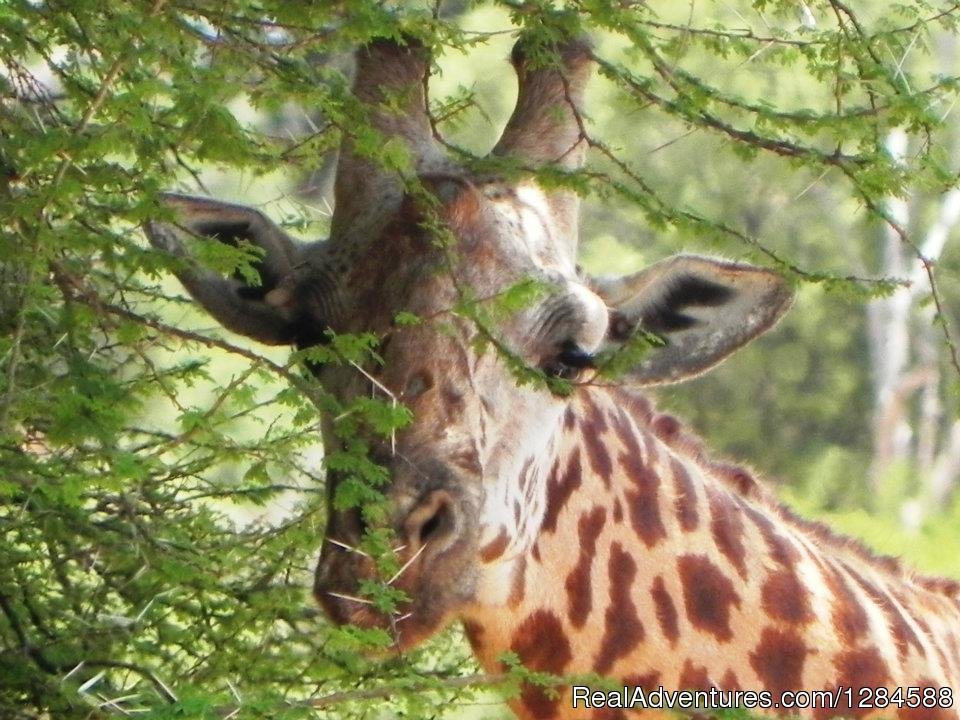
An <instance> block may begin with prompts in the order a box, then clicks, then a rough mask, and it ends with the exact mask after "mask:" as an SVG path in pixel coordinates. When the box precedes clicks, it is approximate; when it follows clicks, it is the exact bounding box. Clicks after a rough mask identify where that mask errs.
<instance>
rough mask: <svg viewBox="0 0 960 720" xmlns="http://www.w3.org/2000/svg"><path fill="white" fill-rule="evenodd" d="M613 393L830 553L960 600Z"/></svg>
mask: <svg viewBox="0 0 960 720" xmlns="http://www.w3.org/2000/svg"><path fill="white" fill-rule="evenodd" d="M615 391H616V392H617V394H618V396H619V398H618V399H621V400H624V401H625V402H624V403H623V405H622V407H623V409H624V410H626V412H628V413H629V414H630V415H631V416H632V417H633V419H634V420H635V421H637V422H638V423H642V424H644V425H646V426H647V427H648V428H649V429H650V430H651V431H652V432H653V434H654V435H655V436H656V438H657V439H658V440H660V441H661V442H663V443H664V444H665V445H666V446H667V447H669V448H670V449H671V450H673V451H674V452H675V453H677V454H678V455H681V456H683V457H685V458H688V459H689V460H691V461H692V462H694V463H695V464H696V465H698V466H699V467H701V468H703V469H704V470H706V471H707V472H708V473H709V474H710V475H711V476H712V477H714V478H716V479H718V480H720V481H721V482H722V483H723V485H724V487H725V488H726V489H727V490H729V491H730V492H731V493H733V494H734V495H735V496H736V497H738V498H740V499H742V500H744V501H746V502H748V503H751V504H752V505H753V506H754V507H757V508H759V509H761V510H765V511H771V512H773V513H774V514H775V515H776V517H777V518H778V519H780V520H782V521H783V522H784V523H785V524H787V525H790V526H792V527H793V528H794V529H796V530H797V532H798V533H799V534H800V535H801V536H803V537H807V538H812V539H813V540H815V541H816V542H817V544H818V545H819V546H821V547H824V548H826V549H827V550H828V551H829V552H834V553H837V554H840V555H845V556H847V557H851V558H853V559H855V560H858V561H862V562H864V563H866V564H867V565H869V566H870V567H872V568H875V569H876V570H878V571H880V572H881V573H882V574H884V575H886V576H888V577H890V578H893V579H896V580H902V581H906V582H912V583H915V584H917V585H919V586H920V587H922V588H924V589H925V590H928V591H930V592H934V593H938V594H942V595H946V596H947V597H949V598H951V599H953V600H958V601H960V581H957V580H953V579H950V578H942V577H933V576H928V575H924V574H922V573H917V572H915V571H913V570H910V569H908V568H906V567H905V566H904V565H903V563H902V562H901V561H900V558H897V557H894V556H892V555H884V554H881V553H877V552H875V551H873V550H871V549H870V548H869V547H867V546H866V545H865V544H864V543H863V542H862V541H860V540H858V539H856V538H852V537H849V536H845V535H840V534H837V533H835V532H834V531H833V530H831V529H830V528H829V527H827V526H826V525H825V524H823V523H822V522H819V521H816V520H810V519H809V518H805V517H802V516H801V515H799V514H798V513H797V512H796V511H794V510H793V509H791V508H790V507H788V506H787V505H785V504H784V503H783V501H781V500H780V499H779V498H777V496H776V495H775V494H774V493H773V492H772V491H771V490H770V488H769V487H767V485H766V484H765V483H764V482H763V480H762V479H760V478H759V477H757V474H756V473H755V472H754V471H753V470H751V469H750V468H748V467H744V466H743V465H739V464H736V463H733V462H730V461H729V460H726V459H718V458H717V457H716V455H715V451H713V450H710V449H708V448H707V446H706V444H705V442H704V441H703V440H702V439H701V438H700V437H698V436H697V435H696V434H695V433H693V432H692V431H690V430H689V429H687V428H686V427H685V426H684V424H683V423H682V422H681V421H680V420H679V419H678V418H676V417H675V416H673V415H670V414H669V413H665V412H659V411H657V410H656V409H655V408H654V406H653V403H651V402H650V400H649V399H648V398H647V397H645V396H643V395H642V394H641V393H640V392H639V391H638V390H634V389H631V388H625V387H619V388H616V389H615Z"/></svg>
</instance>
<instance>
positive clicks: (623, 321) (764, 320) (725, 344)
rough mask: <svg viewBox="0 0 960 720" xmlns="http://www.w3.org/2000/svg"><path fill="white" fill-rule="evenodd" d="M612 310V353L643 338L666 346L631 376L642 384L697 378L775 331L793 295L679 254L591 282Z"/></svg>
mask: <svg viewBox="0 0 960 720" xmlns="http://www.w3.org/2000/svg"><path fill="white" fill-rule="evenodd" d="M592 288H593V290H594V292H596V293H597V295H599V296H600V297H601V298H602V299H603V301H604V302H605V303H606V304H607V307H608V308H609V310H610V329H609V333H608V343H609V344H610V346H611V349H612V350H615V349H616V347H617V346H622V345H623V344H624V343H626V342H628V341H629V340H630V339H631V338H633V337H635V336H636V334H637V333H638V332H641V331H642V332H647V333H652V334H654V335H656V336H658V337H659V338H661V340H662V341H663V343H664V344H663V345H661V346H656V347H654V348H652V349H650V350H649V351H648V352H647V353H646V354H645V355H644V356H643V358H642V359H641V360H640V361H639V363H638V364H637V365H636V366H635V367H634V368H632V369H630V370H629V371H628V372H627V373H626V379H627V380H628V381H630V382H633V383H637V384H640V385H661V384H666V383H675V382H680V381H681V380H685V379H687V378H690V377H694V376H696V375H699V374H701V373H703V372H705V371H706V370H709V369H710V368H711V367H713V366H714V365H717V364H718V363H720V362H721V361H722V360H724V359H725V358H726V357H727V356H728V355H730V354H731V353H733V352H734V351H735V350H737V349H738V348H739V347H741V346H742V345H745V344H746V343H748V342H749V341H750V340H752V339H753V338H755V337H757V336H758V335H760V334H762V333H763V332H765V331H766V330H768V329H770V328H771V327H772V326H773V325H774V324H775V323H776V322H777V320H779V319H780V317H781V316H782V315H783V313H784V312H786V310H787V308H788V307H789V306H790V303H791V302H792V300H793V293H792V291H791V289H790V287H789V286H788V285H787V283H786V281H785V280H784V278H783V277H782V276H780V275H778V274H777V273H775V272H772V271H770V270H765V269H763V268H758V267H753V266H751V265H740V264H736V263H730V262H725V261H722V260H715V259H712V258H706V257H699V256H696V255H676V256H674V257H671V258H668V259H667V260H664V261H662V262H659V263H656V264H655V265H652V266H650V267H649V268H646V269H644V270H641V271H640V272H638V273H634V274H633V275H626V276H624V277H619V278H600V279H596V280H593V281H592Z"/></svg>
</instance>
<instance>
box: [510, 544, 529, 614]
mask: <svg viewBox="0 0 960 720" xmlns="http://www.w3.org/2000/svg"><path fill="white" fill-rule="evenodd" d="M526 585H527V556H526V555H521V556H520V558H519V559H518V560H517V565H516V567H515V568H514V570H513V578H512V579H511V581H510V597H508V598H507V603H508V604H509V605H510V607H517V606H518V605H519V604H520V603H521V602H523V595H524V592H525V591H526Z"/></svg>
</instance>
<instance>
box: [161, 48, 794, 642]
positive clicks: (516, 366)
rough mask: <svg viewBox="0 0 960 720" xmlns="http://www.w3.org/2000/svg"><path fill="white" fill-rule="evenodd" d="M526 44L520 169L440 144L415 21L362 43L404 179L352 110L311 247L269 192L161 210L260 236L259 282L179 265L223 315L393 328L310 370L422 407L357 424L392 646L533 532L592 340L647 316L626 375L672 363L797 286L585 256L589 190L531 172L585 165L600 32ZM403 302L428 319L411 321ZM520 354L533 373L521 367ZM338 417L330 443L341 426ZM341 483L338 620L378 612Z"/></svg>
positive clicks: (638, 380) (623, 339) (515, 143)
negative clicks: (362, 431)
mask: <svg viewBox="0 0 960 720" xmlns="http://www.w3.org/2000/svg"><path fill="white" fill-rule="evenodd" d="M513 63H514V66H515V68H516V70H517V73H518V76H519V96H518V99H517V103H516V107H515V110H514V112H513V115H512V117H511V118H510V120H509V122H508V124H507V126H506V128H505V130H504V132H503V134H502V136H501V138H500V140H499V142H498V143H497V144H496V146H495V147H494V148H493V150H492V152H491V154H490V156H489V158H488V159H487V160H488V163H487V165H486V167H496V166H498V165H499V166H500V167H506V166H507V165H509V167H510V168H511V170H510V171H509V172H503V173H499V174H498V173H494V172H489V173H486V174H480V173H478V172H476V171H471V170H469V169H467V168H466V167H463V166H461V165H459V164H457V163H455V162H454V161H452V160H450V159H449V158H448V157H447V155H446V153H445V152H444V151H443V149H442V147H441V145H440V144H439V143H438V141H437V140H436V138H435V135H434V132H433V129H432V126H431V123H430V119H429V117H428V114H427V111H426V105H425V97H424V94H425V87H426V78H427V75H428V70H429V57H428V54H427V52H426V51H425V50H424V48H422V47H421V46H420V45H418V44H417V43H416V42H413V41H407V42H406V43H403V44H398V43H394V42H387V41H380V42H375V43H373V44H371V45H370V46H368V47H366V48H364V49H362V50H360V51H359V52H358V58H357V74H356V80H355V83H354V95H355V97H356V99H357V100H358V101H359V103H360V104H361V106H362V107H364V108H365V110H366V112H367V113H368V117H369V122H370V125H371V126H372V128H373V129H374V130H375V131H376V132H377V133H378V141H379V142H383V143H389V144H392V145H393V146H394V147H397V148H401V149H402V151H403V152H404V153H406V155H407V156H408V158H409V160H410V164H409V170H410V172H409V173H408V176H407V177H406V178H405V179H403V178H402V177H401V175H400V174H398V173H397V172H395V171H388V170H386V169H384V168H383V167H381V165H380V164H378V163H376V162H374V161H372V160H370V159H369V157H368V153H365V152H364V151H362V150H361V143H360V142H359V141H358V138H357V137H354V136H351V135H350V133H349V128H346V129H345V130H346V139H345V140H344V143H343V147H342V149H341V155H340V160H339V166H338V170H337V178H336V205H335V213H334V217H333V224H332V230H331V238H330V239H329V240H327V241H325V242H320V243H315V244H313V245H309V246H298V245H297V244H296V243H294V242H292V241H291V240H289V239H288V238H287V236H286V235H285V234H284V233H283V232H282V231H281V230H280V229H279V228H277V227H276V226H274V225H273V224H272V223H270V221H269V220H267V219H266V218H265V217H264V216H263V215H262V214H260V213H258V212H256V211H253V210H250V209H247V208H243V207H239V206H232V205H226V204H223V203H218V202H215V201H210V200H205V199H197V198H188V197H185V196H179V195H169V196H167V198H166V199H167V202H168V203H169V204H170V205H172V206H173V207H174V208H175V210H176V211H177V214H178V216H179V222H178V223H177V224H164V223H153V224H151V225H150V226H149V228H148V235H149V236H150V238H151V241H152V242H153V243H154V244H155V245H157V246H160V247H162V248H164V249H166V250H168V251H170V252H173V253H176V254H180V255H186V251H185V249H184V244H183V243H182V238H183V237H184V236H185V235H188V234H193V235H200V236H209V237H215V238H216V239H218V240H220V241H222V242H236V240H237V239H247V240H249V241H251V242H253V243H254V244H256V245H257V246H259V247H260V248H261V249H262V250H263V252H264V256H263V259H262V261H261V262H260V265H259V268H260V275H261V283H260V285H259V286H258V287H249V286H247V285H246V284H245V283H243V282H242V281H240V280H236V279H228V278H223V277H219V276H215V275H213V274H212V273H210V272H208V271H205V270H202V269H200V268H198V267H197V266H196V265H190V263H189V261H188V262H187V263H186V264H185V266H184V269H183V270H182V271H181V272H180V277H181V280H182V281H183V282H184V284H185V285H186V286H187V288H188V290H189V291H190V292H191V293H192V294H193V295H194V297H195V298H196V299H197V300H198V301H199V302H200V303H201V304H203V305H204V306H205V307H206V309H207V310H208V311H209V312H210V313H211V314H212V315H213V316H214V317H215V318H217V319H218V320H219V321H220V322H221V323H222V324H224V325H225V326H226V327H228V328H230V329H232V330H235V331H237V332H240V333H243V334H245V335H248V336H250V337H254V338H256V339H259V340H261V341H263V342H267V343H291V344H296V345H299V346H301V347H303V346H310V345H314V344H317V343H321V342H325V341H326V339H327V338H329V333H331V332H332V333H337V334H343V333H356V332H366V333H375V334H376V335H377V336H378V337H379V338H380V339H381V344H380V349H379V355H380V356H381V357H382V363H375V364H372V365H369V366H367V367H358V366H354V365H349V364H346V365H339V366H338V365H336V364H331V365H325V366H323V367H322V368H321V369H319V370H318V374H319V376H320V379H321V381H322V383H323V384H324V386H325V387H326V388H327V389H328V390H329V391H330V392H332V393H333V394H335V395H336V396H337V397H338V399H340V400H341V401H343V402H348V401H350V400H351V399H353V398H356V397H358V396H361V395H369V394H370V393H371V392H373V393H374V394H380V396H381V397H391V396H392V397H393V398H395V399H396V400H397V401H398V402H401V403H403V404H404V405H406V406H407V407H408V408H409V409H410V410H411V411H412V416H413V420H412V423H411V424H410V425H409V426H408V427H407V428H405V429H404V430H403V431H401V432H400V433H399V434H398V435H397V436H396V438H395V442H393V443H391V442H390V441H389V440H387V439H385V438H379V439H378V438H374V437H373V436H370V437H367V438H365V440H364V441H365V442H366V443H368V444H369V446H370V448H371V456H372V458H373V459H374V460H375V461H377V462H378V463H379V464H381V465H383V466H384V467H385V468H386V469H387V470H388V471H389V477H390V480H389V484H388V486H387V489H386V495H387V498H388V501H389V508H390V510H389V518H387V519H386V522H387V523H388V524H389V525H390V526H391V527H392V528H393V530H394V531H395V532H396V536H397V538H398V541H399V544H400V545H401V548H402V549H401V550H399V554H400V559H401V560H402V561H403V570H402V572H401V573H400V575H399V577H398V578H396V579H395V581H394V582H395V584H396V585H397V586H398V587H399V588H401V589H402V590H404V591H405V592H406V594H407V595H408V596H409V598H410V600H409V602H408V603H406V604H405V605H404V612H403V614H402V615H401V620H400V621H399V622H395V623H394V624H395V627H396V630H397V641H398V646H400V647H407V646H410V645H412V644H414V643H416V642H418V641H420V640H421V639H422V638H424V637H425V636H427V635H429V634H430V633H431V632H433V631H434V630H436V629H437V628H439V627H440V626H441V625H442V624H444V622H445V621H447V620H448V619H450V618H452V617H455V616H456V615H457V614H458V612H459V611H460V610H461V609H463V608H464V607H465V606H467V605H469V604H470V603H474V602H482V601H483V600H484V598H482V597H478V594H480V593H481V589H482V588H486V587H491V586H495V585H496V577H497V572H498V567H500V566H502V565H503V563H504V562H508V558H509V557H516V556H517V555H518V554H522V553H523V552H525V551H526V550H527V549H529V547H530V545H531V544H532V540H533V539H534V537H535V535H536V533H537V531H538V529H539V527H540V525H541V524H542V522H543V515H544V497H543V495H544V492H543V487H542V486H543V482H542V480H543V477H544V475H545V473H546V472H547V471H548V464H549V458H550V455H551V453H553V452H555V450H556V448H555V447H553V444H554V443H555V442H556V439H557V438H558V437H559V434H560V432H561V428H562V427H563V424H564V419H565V413H566V411H567V409H568V407H569V406H570V403H571V401H572V395H575V394H576V393H579V392H587V391H588V387H587V386H585V385H582V384H578V381H579V380H583V379H586V378H589V377H590V375H591V373H592V372H593V371H592V369H591V368H592V366H593V365H594V364H595V363H596V359H597V358H598V357H604V356H609V355H610V354H611V353H614V354H615V353H616V352H617V350H618V348H620V347H622V346H624V345H625V344H626V343H630V342H632V341H633V338H634V337H635V335H636V334H637V333H638V332H639V331H644V332H647V333H653V334H656V335H657V336H659V337H661V338H662V339H663V341H664V342H663V344H662V345H661V346H659V347H656V348H653V349H651V350H650V351H649V352H647V353H646V354H645V355H643V356H642V358H641V359H639V360H638V361H637V362H636V363H635V365H634V366H633V367H631V368H629V369H627V370H626V372H625V373H624V375H623V376H622V377H621V378H620V380H619V381H620V382H625V383H633V384H636V385H656V384H662V383H671V382H677V381H681V380H683V379H684V378H687V377H691V376H694V375H697V374H699V373H701V372H703V371H705V370H706V369H708V368H710V367H712V366H713V365H715V364H717V363H718V362H720V361H721V360H722V359H723V358H725V357H726V356H727V355H729V354H730V353H731V352H733V351H734V350H736V349H737V348H739V347H740V346H742V345H743V344H744V343H746V342H748V341H749V340H751V339H752V338H754V337H756V336H757V335H759V334H760V333H762V332H763V331H765V330H766V329H768V328H769V327H770V326H772V325H773V324H774V323H775V322H776V320H777V319H778V318H779V317H780V315H781V314H782V313H783V312H784V311H785V309H786V308H787V306H788V305H789V302H790V297H791V295H790V292H789V290H788V288H787V287H786V285H785V283H784V282H783V280H782V279H781V278H780V277H779V276H778V275H776V274H775V273H772V272H769V271H767V270H763V269H760V268H755V267H751V266H745V265H740V264H734V263H729V262H723V261H718V260H714V259H709V258H704V257H698V256H676V257H673V258H670V259H668V260H665V261H662V262H659V263H657V264H655V265H653V266H652V267H649V268H647V269H646V270H643V271H641V272H639V273H636V274H633V275H630V276H626V277H620V278H591V277H587V276H585V275H584V274H583V273H582V272H580V270H579V269H578V267H577V264H576V251H577V239H578V230H577V224H578V215H579V200H578V198H577V196H576V195H575V194H573V193H571V192H569V191H566V190H557V189H552V190H544V189H543V188H542V187H541V186H540V185H539V184H538V182H537V181H536V179H535V178H536V173H537V171H544V172H560V173H563V172H571V171H574V170H576V169H578V168H579V167H581V165H582V164H583V161H584V157H585V154H586V151H587V145H588V142H587V139H586V136H585V134H584V132H583V124H582V120H581V114H580V113H581V100H582V96H583V89H584V85H585V84H586V81H587V79H588V77H589V75H590V73H591V70H592V68H591V66H592V62H591V52H590V50H589V48H588V46H587V45H586V44H585V43H583V42H582V41H577V40H574V41H569V42H566V43H562V44H560V45H551V46H534V45H532V43H530V42H529V41H524V40H523V39H521V41H520V42H519V43H518V45H517V47H516V48H515V50H514V54H513ZM366 141H367V144H369V138H367V139H366ZM518 168H519V170H520V171H519V172H518ZM520 288H527V289H528V290H531V291H530V292H529V293H528V295H529V297H527V298H526V301H525V302H523V303H518V304H517V306H516V307H514V308H513V309H512V310H511V311H505V310H504V308H503V306H502V304H498V301H499V299H502V298H504V297H507V296H509V297H513V296H515V295H517V294H519V292H520V290H519V289H520ZM492 309H499V310H500V312H499V314H496V313H493V312H492ZM400 313H408V314H412V316H414V317H416V318H418V320H417V322H415V323H413V324H409V323H398V322H397V318H398V314H400ZM408 317H409V316H408ZM524 374H525V375H526V376H527V377H528V378H531V377H532V378H533V381H532V382H525V383H524V382H518V377H519V376H522V375H524ZM537 378H539V380H537ZM557 378H560V379H564V380H567V381H571V383H572V384H571V385H570V387H569V390H570V392H560V391H558V387H557V386H556V385H555V384H554V385H553V386H551V382H552V381H553V380H554V379H557ZM335 424H336V420H332V421H331V422H330V427H329V428H328V430H329V432H328V433H327V435H326V437H325V441H326V444H327V448H328V452H329V451H331V450H333V449H335V448H336V447H337V444H338V443H339V442H341V440H340V439H338V437H337V433H336V427H335ZM343 482H347V480H346V479H345V477H344V474H343V473H340V472H338V471H336V470H334V469H331V470H330V471H329V485H330V489H331V508H332V510H331V514H330V520H329V525H328V530H327V538H326V540H325V542H324V546H323V550H322V553H321V558H320V562H319V566H318V569H317V575H316V584H315V592H316V595H317V598H318V600H319V601H320V602H321V604H322V605H323V606H324V607H325V608H326V610H327V612H328V614H329V615H330V616H331V617H332V618H334V619H335V620H337V621H340V622H348V621H349V622H356V623H363V624H379V625H387V624H388V623H389V622H390V618H384V617H381V616H379V615H378V614H377V613H376V612H374V611H373V610H372V609H371V608H370V606H369V605H368V604H366V603H364V602H363V599H362V598H359V597H358V591H357V587H358V583H359V581H360V580H361V579H363V578H364V577H369V576H370V575H371V574H372V573H373V568H372V563H371V561H370V559H369V558H367V557H365V556H364V555H363V554H361V553H359V552H356V550H355V549H354V548H355V546H356V544H357V542H358V540H359V538H360V536H361V534H362V532H363V530H364V526H365V522H364V519H363V516H362V513H361V512H360V511H359V510H357V509H355V508H352V509H337V506H338V503H337V497H336V495H337V489H338V486H339V485H340V483H343ZM508 548H509V549H510V552H505V550H507V549H508Z"/></svg>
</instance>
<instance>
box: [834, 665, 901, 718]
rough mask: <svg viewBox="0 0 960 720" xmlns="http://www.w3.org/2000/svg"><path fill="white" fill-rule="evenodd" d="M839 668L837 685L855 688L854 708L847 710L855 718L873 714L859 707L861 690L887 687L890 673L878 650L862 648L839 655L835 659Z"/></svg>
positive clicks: (869, 710)
mask: <svg viewBox="0 0 960 720" xmlns="http://www.w3.org/2000/svg"><path fill="white" fill-rule="evenodd" d="M833 663H834V665H835V666H836V668H837V684H838V685H845V686H846V687H852V688H853V700H854V703H853V705H854V707H852V708H846V710H847V711H848V712H849V713H850V714H851V715H852V716H853V717H861V716H862V715H866V714H868V713H870V712H871V708H861V707H857V705H858V704H859V703H858V702H857V700H858V699H859V697H858V695H857V690H858V689H859V688H878V687H887V686H888V685H889V683H890V673H889V672H888V671H887V666H886V663H884V662H883V658H882V657H880V653H879V652H877V650H876V648H862V649H860V650H850V651H848V652H843V653H840V654H838V655H837V656H836V657H834V659H833Z"/></svg>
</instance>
